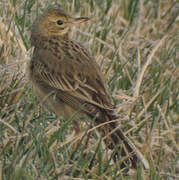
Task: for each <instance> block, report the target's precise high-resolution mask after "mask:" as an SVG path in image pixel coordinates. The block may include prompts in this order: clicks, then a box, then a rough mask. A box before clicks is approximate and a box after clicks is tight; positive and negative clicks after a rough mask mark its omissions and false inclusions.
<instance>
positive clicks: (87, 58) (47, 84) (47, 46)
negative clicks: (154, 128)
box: [29, 7, 139, 168]
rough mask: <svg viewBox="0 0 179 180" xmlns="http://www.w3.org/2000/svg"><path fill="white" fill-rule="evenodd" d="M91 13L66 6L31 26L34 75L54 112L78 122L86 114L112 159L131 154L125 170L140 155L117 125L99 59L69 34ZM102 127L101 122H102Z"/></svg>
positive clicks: (36, 86)
mask: <svg viewBox="0 0 179 180" xmlns="http://www.w3.org/2000/svg"><path fill="white" fill-rule="evenodd" d="M89 20H90V18H88V17H73V16H71V15H70V14H69V13H68V12H66V11H65V10H64V9H63V8H61V7H60V8H59V7H58V8H57V7H53V8H49V9H47V10H46V11H45V12H43V13H42V14H41V15H39V16H38V17H37V18H36V19H35V21H34V23H33V24H32V30H31V38H30V40H31V45H32V46H33V47H34V52H33V56H32V58H31V60H30V63H29V79H30V81H31V83H32V85H33V88H34V91H35V93H36V94H37V96H38V97H39V99H40V101H41V102H42V104H45V106H46V107H47V108H49V109H50V110H51V111H52V112H54V113H55V114H57V115H63V116H64V118H65V119H68V118H70V117H71V116H72V115H73V114H74V113H75V112H78V113H79V116H78V118H76V119H75V120H74V126H75V127H76V129H78V123H79V122H78V121H81V120H84V119H85V118H86V119H87V120H89V121H90V122H92V124H93V126H94V127H95V126H98V128H97V131H98V132H99V134H100V135H101V136H102V137H105V138H104V144H105V146H106V148H107V149H110V150H113V151H114V152H115V153H114V155H113V160H114V161H115V162H116V161H117V160H118V159H120V157H122V158H124V159H125V157H126V159H127V160H124V161H123V162H122V163H121V167H120V168H124V167H126V166H129V165H130V167H131V168H137V166H138V162H139V157H138V156H137V153H136V152H135V148H134V147H133V145H132V143H131V142H130V141H129V139H128V138H127V136H126V135H124V133H123V132H122V130H121V129H120V128H118V123H117V119H118V116H117V115H116V114H115V106H114V105H113V103H112V100H111V97H110V95H109V92H108V90H107V84H106V80H105V78H104V75H103V73H102V71H101V69H100V67H99V65H98V64H97V62H96V60H95V58H94V57H93V56H92V55H91V54H90V52H89V51H88V50H87V49H86V48H85V47H84V46H83V45H82V44H81V43H80V42H77V41H75V40H73V39H72V38H71V37H70V35H69V34H70V32H71V29H72V27H74V26H77V25H78V24H81V23H85V22H87V21H88V22H89ZM100 125H101V126H100Z"/></svg>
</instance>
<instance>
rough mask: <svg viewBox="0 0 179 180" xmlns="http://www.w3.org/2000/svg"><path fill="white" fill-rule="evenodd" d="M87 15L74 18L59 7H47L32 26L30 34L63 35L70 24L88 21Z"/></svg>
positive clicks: (44, 35)
mask: <svg viewBox="0 0 179 180" xmlns="http://www.w3.org/2000/svg"><path fill="white" fill-rule="evenodd" d="M88 20H89V18H87V17H78V18H74V17H72V16H70V15H69V14H68V13H66V12H65V11H64V10H62V9H59V8H51V9H48V10H47V11H46V12H45V13H44V14H42V15H40V16H39V17H38V18H37V19H36V20H35V21H34V24H33V26H32V36H43V37H49V36H65V35H66V34H67V33H68V32H69V30H70V29H71V27H72V26H75V25H77V24H80V23H83V22H86V21H88Z"/></svg>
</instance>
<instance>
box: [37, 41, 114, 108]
mask: <svg viewBox="0 0 179 180" xmlns="http://www.w3.org/2000/svg"><path fill="white" fill-rule="evenodd" d="M34 58H35V59H36V62H38V63H37V65H36V69H38V70H37V72H38V75H39V78H40V79H41V80H42V81H44V82H46V83H47V84H48V85H50V86H51V87H53V88H56V89H59V90H61V91H64V92H68V94H70V95H71V96H74V97H75V98H76V97H77V98H79V99H80V100H82V101H84V102H85V103H91V104H95V105H97V106H100V107H102V108H105V109H112V108H113V106H112V104H111V101H110V98H109V95H108V92H107V90H106V85H105V82H104V78H103V77H102V74H101V71H100V68H99V66H98V65H97V63H96V62H95V60H94V59H93V58H92V57H91V56H90V55H89V53H88V52H87V50H86V49H84V48H83V47H82V46H81V45H79V44H74V43H73V44H72V45H70V46H69V47H68V48H66V49H65V47H64V46H63V47H62V46H58V48H56V49H55V51H54V48H52V49H38V50H36V51H35V53H34Z"/></svg>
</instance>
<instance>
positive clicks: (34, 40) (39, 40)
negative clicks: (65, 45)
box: [31, 33, 69, 47]
mask: <svg viewBox="0 0 179 180" xmlns="http://www.w3.org/2000/svg"><path fill="white" fill-rule="evenodd" d="M54 39H55V40H58V41H64V40H68V39H69V35H68V33H67V34H64V35H53V36H42V35H39V36H37V35H35V36H34V35H33V34H32V35H31V45H32V46H35V47H37V46H39V45H40V46H41V47H43V45H44V43H46V42H49V41H50V40H54Z"/></svg>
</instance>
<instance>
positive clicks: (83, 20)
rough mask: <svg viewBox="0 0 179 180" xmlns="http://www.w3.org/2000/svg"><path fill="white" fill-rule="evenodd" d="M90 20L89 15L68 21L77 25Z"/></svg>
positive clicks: (72, 24) (71, 24)
mask: <svg viewBox="0 0 179 180" xmlns="http://www.w3.org/2000/svg"><path fill="white" fill-rule="evenodd" d="M88 20H90V18H88V17H79V18H73V19H71V21H70V22H68V24H69V25H70V26H75V25H77V24H80V23H83V22H86V21H88Z"/></svg>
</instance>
